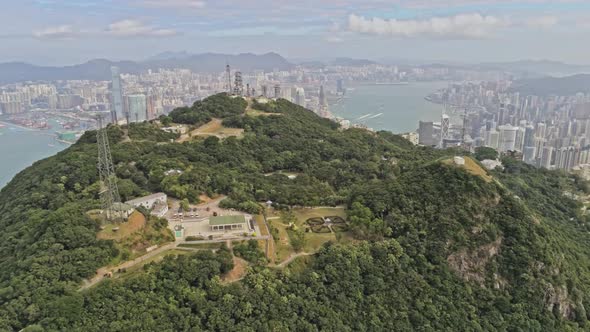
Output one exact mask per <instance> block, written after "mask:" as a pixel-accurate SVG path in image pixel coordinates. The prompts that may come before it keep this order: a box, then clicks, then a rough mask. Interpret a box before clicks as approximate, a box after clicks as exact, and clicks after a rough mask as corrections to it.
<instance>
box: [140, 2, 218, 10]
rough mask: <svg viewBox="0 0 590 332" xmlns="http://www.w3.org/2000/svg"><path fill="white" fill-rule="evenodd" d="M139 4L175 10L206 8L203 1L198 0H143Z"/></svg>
mask: <svg viewBox="0 0 590 332" xmlns="http://www.w3.org/2000/svg"><path fill="white" fill-rule="evenodd" d="M141 4H142V5H143V6H145V7H153V8H176V9H198V8H204V7H205V6H207V3H206V2H205V1H200V0H144V1H141Z"/></svg>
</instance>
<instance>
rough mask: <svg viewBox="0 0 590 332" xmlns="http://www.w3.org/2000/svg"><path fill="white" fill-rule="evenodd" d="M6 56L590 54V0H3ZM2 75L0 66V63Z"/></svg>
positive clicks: (572, 58) (60, 60)
mask: <svg viewBox="0 0 590 332" xmlns="http://www.w3.org/2000/svg"><path fill="white" fill-rule="evenodd" d="M0 5H1V7H0V22H1V24H2V25H1V28H0V61H1V62H4V61H26V62H31V63H36V64H71V63H78V62H83V61H86V60H89V59H92V58H109V59H131V60H136V59H144V58H147V57H149V56H151V55H154V54H157V53H160V52H163V51H183V50H186V51H188V52H191V53H203V52H223V53H239V52H253V53H264V52H269V51H274V52H278V53H280V54H281V55H283V56H285V57H287V58H291V59H293V58H297V59H301V58H307V59H313V58H328V57H335V56H349V57H358V58H369V59H380V58H397V59H422V60H445V61H457V62H480V61H510V60H520V59H551V60H560V61H566V62H570V63H582V64H590V0H551V1H548V0H364V1H361V0H241V1H233V0H232V1H230V0H102V1H98V0H97V1H93V0H0ZM0 74H1V73H0Z"/></svg>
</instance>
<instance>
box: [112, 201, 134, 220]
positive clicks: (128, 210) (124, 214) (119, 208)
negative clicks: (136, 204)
mask: <svg viewBox="0 0 590 332" xmlns="http://www.w3.org/2000/svg"><path fill="white" fill-rule="evenodd" d="M112 210H113V213H114V214H115V215H116V216H118V217H120V218H123V219H127V218H129V216H130V215H131V214H132V213H133V211H134V210H135V208H133V206H132V205H129V204H126V203H119V202H115V203H113V207H112ZM107 213H108V212H107Z"/></svg>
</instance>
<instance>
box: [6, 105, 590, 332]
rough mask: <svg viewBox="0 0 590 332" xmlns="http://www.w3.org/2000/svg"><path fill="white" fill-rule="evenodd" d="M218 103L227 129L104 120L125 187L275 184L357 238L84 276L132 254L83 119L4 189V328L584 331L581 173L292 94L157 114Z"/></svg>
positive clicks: (172, 189) (229, 189)
mask: <svg viewBox="0 0 590 332" xmlns="http://www.w3.org/2000/svg"><path fill="white" fill-rule="evenodd" d="M215 119H217V120H220V121H222V124H223V127H224V128H226V129H225V131H221V130H220V131H219V133H216V134H215V135H214V134H210V135H209V133H208V135H206V136H197V137H191V135H188V134H187V135H186V136H185V137H179V136H178V135H177V134H170V133H166V132H163V131H162V130H160V126H161V124H159V123H157V122H154V123H143V124H134V125H131V126H130V127H129V128H127V127H123V128H121V127H118V126H110V127H109V128H108V131H109V138H110V142H111V147H112V150H113V160H114V163H115V169H116V174H117V176H118V177H119V188H120V191H121V196H122V197H123V199H124V200H126V199H129V198H133V197H137V196H140V195H144V194H148V193H151V192H158V191H162V192H165V193H167V194H168V195H169V196H171V197H175V198H178V199H186V200H188V201H190V202H196V201H198V200H199V197H200V195H202V194H205V195H208V196H209V197H212V196H215V195H218V194H223V195H226V196H227V199H226V200H225V201H224V202H223V204H224V205H225V206H227V207H232V208H235V209H238V210H242V211H247V212H249V213H252V214H256V213H264V210H265V204H262V203H264V202H266V201H269V200H270V201H272V202H274V207H275V208H276V209H285V210H288V209H289V208H291V207H293V206H336V205H346V207H347V211H348V218H349V219H350V223H351V229H352V234H353V235H354V237H355V240H354V241H350V242H349V243H327V244H325V245H324V246H323V247H322V248H321V249H320V250H319V251H318V252H317V253H316V254H315V255H313V256H310V258H309V259H306V260H301V261H295V262H294V263H293V264H292V265H291V266H289V267H287V268H284V269H278V268H270V267H267V266H265V265H263V264H258V265H254V266H253V267H252V268H251V269H250V271H249V272H248V274H247V275H246V276H245V278H244V279H242V280H241V281H238V282H234V283H224V282H222V281H221V279H220V276H221V275H223V274H224V273H226V272H228V271H229V270H231V269H232V267H233V261H232V255H231V253H230V251H229V250H228V249H221V250H218V251H216V252H210V251H202V252H198V253H195V254H190V255H180V256H178V257H176V258H171V259H166V260H164V261H163V262H161V263H153V264H148V265H146V267H145V268H144V270H143V271H142V272H141V273H136V274H133V275H131V276H129V277H127V278H121V279H116V280H106V281H104V282H102V283H100V284H98V285H97V286H95V287H94V288H91V289H89V290H85V291H80V290H79V288H80V283H81V281H82V280H83V279H85V278H88V277H90V276H92V275H93V274H94V273H95V272H96V270H97V269H98V268H99V267H102V266H104V265H106V264H108V263H109V262H111V261H113V260H114V259H117V258H118V257H121V255H122V253H121V252H120V250H118V249H117V247H116V246H115V244H114V243H113V242H112V241H111V240H104V239H100V238H98V237H97V233H98V232H99V225H98V224H97V223H96V222H95V221H93V220H92V219H91V218H90V217H89V216H88V213H87V212H88V211H89V210H93V209H96V208H98V207H99V205H100V204H99V200H98V189H99V184H98V173H97V170H96V167H95V165H96V156H97V150H96V146H95V133H93V132H88V133H86V134H85V135H84V136H83V137H82V138H81V139H80V141H79V142H78V143H76V144H75V145H73V146H72V147H70V148H69V149H67V150H65V151H63V152H61V153H59V154H57V155H56V156H53V157H50V158H48V159H45V160H42V161H39V162H37V163H35V164H34V165H33V166H32V167H30V168H28V169H26V170H24V171H23V172H21V173H20V174H18V175H17V176H16V177H15V178H14V179H13V180H12V181H11V182H10V183H9V184H8V185H7V186H6V187H5V188H3V189H2V191H0V230H1V231H0V331H4V330H6V331H17V330H21V329H25V331H86V332H89V331H202V330H205V331H586V330H590V325H589V323H588V319H589V318H590V316H589V315H590V314H588V312H587V309H586V307H588V306H590V235H589V233H588V231H589V230H590V227H588V217H587V216H586V215H585V214H584V209H583V203H582V202H583V201H584V199H585V198H586V197H587V195H588V193H589V192H590V190H589V189H590V187H589V186H588V184H587V183H586V182H585V181H582V180H581V179H579V178H577V177H572V176H569V175H566V174H563V173H559V172H550V171H546V170H538V169H534V168H532V167H530V166H527V165H525V164H522V163H520V162H518V161H515V160H512V159H510V158H507V159H505V160H503V162H504V164H505V166H506V168H505V170H504V171H500V170H496V171H492V172H490V173H489V174H486V173H485V172H483V173H478V172H473V170H471V171H470V170H469V169H467V168H466V167H459V166H457V165H455V164H453V162H452V157H453V156H455V155H457V154H462V152H459V151H453V150H446V151H441V150H434V149H430V148H425V147H416V146H413V145H411V144H410V143H409V142H407V141H405V140H404V139H402V138H400V137H399V136H396V135H393V134H391V133H388V132H378V133H371V132H368V131H365V130H361V129H348V130H342V129H340V128H339V127H338V125H337V124H336V123H334V122H331V121H329V120H326V119H321V118H319V117H318V116H316V115H315V114H314V113H312V112H310V111H308V110H306V109H304V108H301V107H299V106H297V105H294V104H292V103H290V102H288V101H286V100H277V101H269V102H267V103H259V102H256V101H250V102H249V103H248V102H246V101H245V100H243V99H241V98H232V97H230V96H227V95H225V94H220V95H215V96H212V97H210V98H208V99H206V100H204V101H200V102H197V103H195V104H194V105H193V106H192V107H186V108H180V109H177V110H175V111H173V112H172V113H171V114H170V116H169V117H163V118H161V119H160V121H159V122H161V123H163V124H165V125H170V123H177V124H179V123H180V124H186V125H189V126H191V129H193V128H198V127H199V126H201V125H203V124H205V123H210V122H211V121H214V120H215ZM230 130H231V132H232V133H239V134H236V135H234V136H227V135H226V133H227V132H230ZM196 132H197V133H198V130H197V131H196ZM466 159H469V157H468V156H466ZM469 160H471V159H469ZM474 164H475V165H476V163H475V162H474ZM476 166H477V165H476ZM168 170H182V171H183V172H182V173H181V174H173V175H170V174H169V173H168V172H167V171H168ZM285 171H288V172H293V173H297V174H298V176H297V177H296V178H294V179H290V178H288V177H287V176H285V175H283V174H281V172H285ZM167 174H168V175H167Z"/></svg>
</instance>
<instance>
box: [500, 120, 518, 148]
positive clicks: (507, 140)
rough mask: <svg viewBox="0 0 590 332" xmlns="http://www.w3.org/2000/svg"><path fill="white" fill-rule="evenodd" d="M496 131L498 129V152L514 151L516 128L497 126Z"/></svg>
mask: <svg viewBox="0 0 590 332" xmlns="http://www.w3.org/2000/svg"><path fill="white" fill-rule="evenodd" d="M498 129H500V142H499V144H498V150H499V151H500V152H507V151H514V150H515V148H516V134H517V133H518V127H513V126H511V125H504V126H499V127H498Z"/></svg>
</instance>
